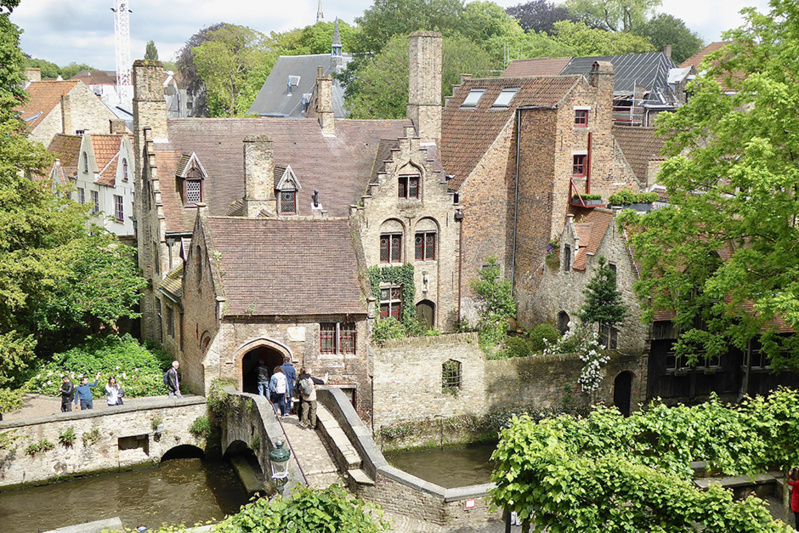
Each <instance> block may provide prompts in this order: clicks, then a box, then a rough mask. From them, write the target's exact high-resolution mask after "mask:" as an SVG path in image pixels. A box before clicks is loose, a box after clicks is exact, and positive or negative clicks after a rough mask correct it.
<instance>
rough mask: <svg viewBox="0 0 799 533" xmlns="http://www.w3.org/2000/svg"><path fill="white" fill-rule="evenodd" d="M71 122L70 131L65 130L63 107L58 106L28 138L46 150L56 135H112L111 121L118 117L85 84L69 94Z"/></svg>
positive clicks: (78, 85) (76, 87)
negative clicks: (78, 132) (83, 133)
mask: <svg viewBox="0 0 799 533" xmlns="http://www.w3.org/2000/svg"><path fill="white" fill-rule="evenodd" d="M67 98H68V102H69V115H70V117H71V118H70V120H69V121H68V122H69V123H68V126H71V128H70V130H69V131H64V130H63V126H64V124H63V115H62V110H61V105H60V104H58V105H56V106H55V107H54V108H53V110H52V111H50V113H49V114H48V115H47V117H46V118H45V119H44V120H42V121H41V122H40V123H39V125H38V126H37V127H36V129H35V130H33V131H32V132H31V133H30V135H29V136H28V137H29V138H30V140H32V141H37V142H40V143H42V144H43V145H44V146H45V148H46V147H48V146H50V142H51V141H52V140H53V137H55V134H56V133H65V134H67V135H75V132H76V131H79V130H83V131H88V132H91V133H110V131H111V126H110V124H111V123H110V121H111V120H114V119H116V118H117V117H116V115H114V113H113V112H112V111H111V110H110V109H108V107H107V106H106V105H105V104H104V103H103V102H102V101H101V100H100V99H99V98H98V97H97V96H96V95H95V94H94V93H93V92H92V90H91V89H89V88H88V87H87V86H86V85H84V84H83V82H78V84H77V85H75V87H74V88H73V89H72V90H71V91H70V92H69V94H68V97H67Z"/></svg>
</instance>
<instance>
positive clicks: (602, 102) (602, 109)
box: [588, 61, 614, 127]
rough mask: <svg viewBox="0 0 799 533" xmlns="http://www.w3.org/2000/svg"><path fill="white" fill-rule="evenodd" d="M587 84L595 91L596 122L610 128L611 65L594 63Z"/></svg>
mask: <svg viewBox="0 0 799 533" xmlns="http://www.w3.org/2000/svg"><path fill="white" fill-rule="evenodd" d="M588 83H589V84H590V85H591V86H592V87H593V88H594V89H595V90H596V92H595V94H596V122H597V123H598V124H604V125H606V126H608V127H610V125H611V123H612V122H613V83H614V76H613V63H611V62H610V61H594V64H593V66H592V67H591V72H590V73H589V74H588Z"/></svg>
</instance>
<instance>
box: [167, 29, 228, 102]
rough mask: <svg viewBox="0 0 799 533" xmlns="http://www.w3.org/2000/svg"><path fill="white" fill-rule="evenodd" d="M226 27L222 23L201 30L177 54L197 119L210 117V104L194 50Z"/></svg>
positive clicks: (178, 64)
mask: <svg viewBox="0 0 799 533" xmlns="http://www.w3.org/2000/svg"><path fill="white" fill-rule="evenodd" d="M225 26H226V23H224V22H220V23H218V24H213V25H211V26H208V27H205V28H203V29H201V30H200V31H198V32H197V33H195V34H194V35H192V36H191V37H189V39H188V40H187V41H186V44H184V45H183V48H181V49H180V50H178V53H177V61H176V63H177V70H178V72H180V77H181V79H182V80H183V83H185V84H186V92H187V93H188V94H189V96H191V97H192V98H193V99H194V105H193V106H192V115H193V116H195V117H207V116H208V103H207V102H206V95H205V81H204V80H203V78H202V76H201V75H200V72H199V69H198V67H197V65H196V64H195V63H194V51H193V50H194V49H195V48H196V47H198V46H200V45H201V44H202V43H204V42H205V41H207V40H208V38H209V37H208V36H209V34H210V33H211V32H214V31H216V30H219V29H221V28H223V27H225Z"/></svg>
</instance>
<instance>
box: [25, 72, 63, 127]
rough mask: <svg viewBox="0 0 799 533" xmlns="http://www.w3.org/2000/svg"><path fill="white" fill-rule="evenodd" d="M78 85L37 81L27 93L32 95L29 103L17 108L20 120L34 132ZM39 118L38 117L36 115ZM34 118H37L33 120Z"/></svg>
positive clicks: (53, 81) (30, 86)
mask: <svg viewBox="0 0 799 533" xmlns="http://www.w3.org/2000/svg"><path fill="white" fill-rule="evenodd" d="M77 84H78V82H77V81H73V80H69V81H55V80H45V81H36V82H33V83H31V84H30V85H28V88H27V89H26V91H27V92H28V94H29V95H30V98H29V100H28V102H27V103H26V104H25V105H24V106H21V107H18V108H17V111H19V113H20V118H22V119H23V120H25V121H26V122H27V123H28V130H29V131H30V130H33V129H34V128H35V127H36V126H38V125H39V124H40V123H41V122H42V120H44V119H45V117H46V116H47V115H49V114H50V112H51V111H52V110H53V109H54V108H55V106H57V105H61V96H63V95H65V94H67V93H69V91H71V90H72V89H74V88H75V86H76V85H77ZM37 113H38V114H39V116H36V114H37ZM32 117H36V118H33V119H32Z"/></svg>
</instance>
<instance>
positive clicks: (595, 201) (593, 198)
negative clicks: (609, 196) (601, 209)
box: [572, 194, 602, 206]
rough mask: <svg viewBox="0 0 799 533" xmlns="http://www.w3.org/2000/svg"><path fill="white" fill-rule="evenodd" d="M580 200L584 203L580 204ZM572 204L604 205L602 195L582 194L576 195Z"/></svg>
mask: <svg viewBox="0 0 799 533" xmlns="http://www.w3.org/2000/svg"><path fill="white" fill-rule="evenodd" d="M580 198H582V203H580ZM572 204H573V205H586V206H589V205H602V195H601V194H582V195H577V194H575V195H574V196H573V197H572Z"/></svg>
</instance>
